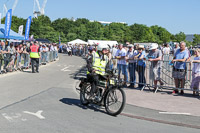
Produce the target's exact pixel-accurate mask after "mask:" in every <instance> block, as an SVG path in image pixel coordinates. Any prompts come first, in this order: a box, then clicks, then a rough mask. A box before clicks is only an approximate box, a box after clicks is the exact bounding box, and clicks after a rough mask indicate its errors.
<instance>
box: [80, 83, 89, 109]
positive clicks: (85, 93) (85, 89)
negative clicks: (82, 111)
mask: <svg viewBox="0 0 200 133" xmlns="http://www.w3.org/2000/svg"><path fill="white" fill-rule="evenodd" d="M90 90H91V84H89V83H87V84H84V85H83V86H82V88H81V89H80V100H81V103H82V104H83V105H88V104H89V101H88V99H89V97H90Z"/></svg>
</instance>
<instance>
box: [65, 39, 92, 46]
mask: <svg viewBox="0 0 200 133" xmlns="http://www.w3.org/2000/svg"><path fill="white" fill-rule="evenodd" d="M68 44H71V45H75V44H88V43H87V42H85V41H83V40H81V39H76V40H73V41H71V42H68Z"/></svg>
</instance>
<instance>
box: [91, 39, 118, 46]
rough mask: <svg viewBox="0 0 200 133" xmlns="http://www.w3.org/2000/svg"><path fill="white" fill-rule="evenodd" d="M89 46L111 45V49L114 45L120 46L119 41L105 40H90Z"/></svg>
mask: <svg viewBox="0 0 200 133" xmlns="http://www.w3.org/2000/svg"><path fill="white" fill-rule="evenodd" d="M88 44H90V45H94V44H105V45H110V46H111V47H112V46H113V45H116V44H118V42H117V41H105V40H88Z"/></svg>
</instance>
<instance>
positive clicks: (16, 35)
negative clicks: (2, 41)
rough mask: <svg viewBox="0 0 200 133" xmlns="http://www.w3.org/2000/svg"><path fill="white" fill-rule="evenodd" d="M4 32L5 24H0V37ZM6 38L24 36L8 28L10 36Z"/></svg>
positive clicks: (2, 36) (19, 38)
mask: <svg viewBox="0 0 200 133" xmlns="http://www.w3.org/2000/svg"><path fill="white" fill-rule="evenodd" d="M4 32H5V25H4V24H0V38H4ZM8 39H15V40H24V36H21V35H20V34H18V33H16V32H14V31H13V30H10V36H9V38H8Z"/></svg>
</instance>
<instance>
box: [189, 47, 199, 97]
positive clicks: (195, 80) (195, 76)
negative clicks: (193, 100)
mask: <svg viewBox="0 0 200 133" xmlns="http://www.w3.org/2000/svg"><path fill="white" fill-rule="evenodd" d="M194 52H195V56H196V57H194V60H193V61H191V62H192V63H193V68H192V83H191V89H192V90H193V95H199V89H200V49H196V50H195V51H194Z"/></svg>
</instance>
